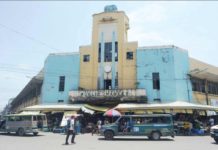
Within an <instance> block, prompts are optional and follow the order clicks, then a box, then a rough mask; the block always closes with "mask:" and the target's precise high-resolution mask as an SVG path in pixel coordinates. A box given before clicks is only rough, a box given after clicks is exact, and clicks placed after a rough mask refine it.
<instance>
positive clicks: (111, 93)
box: [69, 89, 146, 100]
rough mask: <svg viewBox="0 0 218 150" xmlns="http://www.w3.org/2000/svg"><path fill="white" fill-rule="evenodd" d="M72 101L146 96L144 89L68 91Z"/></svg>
mask: <svg viewBox="0 0 218 150" xmlns="http://www.w3.org/2000/svg"><path fill="white" fill-rule="evenodd" d="M69 95H70V97H71V99H72V100H82V99H83V100H87V99H99V98H111V99H113V98H115V99H122V98H124V97H127V98H128V97H140V96H146V93H145V90H144V89H125V90H81V91H70V93H69Z"/></svg>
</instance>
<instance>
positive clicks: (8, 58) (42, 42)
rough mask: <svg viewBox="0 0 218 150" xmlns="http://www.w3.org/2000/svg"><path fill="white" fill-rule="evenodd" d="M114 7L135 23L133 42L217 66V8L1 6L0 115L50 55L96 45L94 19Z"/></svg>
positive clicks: (54, 3)
mask: <svg viewBox="0 0 218 150" xmlns="http://www.w3.org/2000/svg"><path fill="white" fill-rule="evenodd" d="M110 4H115V5H117V7H118V10H123V11H125V12H126V14H127V16H128V17H129V21H130V30H129V41H138V42H139V46H151V45H168V44H173V45H176V46H178V47H181V48H183V49H187V50H188V52H189V56H191V57H194V58H196V59H199V60H201V61H204V62H206V63H209V64H212V65H215V66H218V59H217V57H218V55H217V54H218V51H217V50H218V29H217V27H218V2H215V1H212V2H206V1H194V2H183V1H182V2H178V1H177V2H170V1H166V2H158V1H156V2H138V1H137V2H131V1H127V2H119V1H115V2H109V1H105V2H72V1H65V2H59V1H47V2H40V1H39V2H37V1H35V2H26V1H24V2H16V1H14V2H0V109H2V108H3V107H4V106H5V104H6V103H7V101H8V100H9V99H10V98H12V97H16V96H17V94H18V93H19V92H20V91H21V90H22V89H23V88H24V86H25V85H26V84H27V83H28V81H29V80H30V78H31V77H33V76H34V75H36V74H37V72H38V71H39V70H40V69H41V68H42V67H43V64H44V61H45V59H46V57H47V56H48V54H49V53H54V52H78V50H79V46H80V45H88V44H90V43H91V29H92V14H94V13H99V12H102V11H103V9H104V6H105V5H110Z"/></svg>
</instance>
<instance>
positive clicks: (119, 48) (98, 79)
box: [80, 5, 138, 90]
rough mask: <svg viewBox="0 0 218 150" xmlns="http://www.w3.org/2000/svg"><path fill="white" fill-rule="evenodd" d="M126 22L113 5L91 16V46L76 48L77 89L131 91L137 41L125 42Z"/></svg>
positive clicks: (124, 16) (125, 17)
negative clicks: (78, 52) (78, 64)
mask: <svg viewBox="0 0 218 150" xmlns="http://www.w3.org/2000/svg"><path fill="white" fill-rule="evenodd" d="M128 29H129V19H128V17H127V16H126V14H125V13H124V12H123V11H118V10H117V7H116V6H115V5H110V6H105V8H104V12H102V13H98V14H94V15H93V29H92V43H91V45H90V46H81V47H80V57H81V58H80V88H82V89H86V90H105V89H135V88H136V48H137V47H138V44H137V42H131V43H129V42H128V40H127V38H128V36H127V31H128Z"/></svg>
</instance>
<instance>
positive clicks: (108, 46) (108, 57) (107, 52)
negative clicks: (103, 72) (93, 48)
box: [104, 42, 112, 62]
mask: <svg viewBox="0 0 218 150" xmlns="http://www.w3.org/2000/svg"><path fill="white" fill-rule="evenodd" d="M104 61H105V62H111V61H112V42H108V43H105V45H104Z"/></svg>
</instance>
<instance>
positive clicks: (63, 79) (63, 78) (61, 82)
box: [59, 76, 65, 91]
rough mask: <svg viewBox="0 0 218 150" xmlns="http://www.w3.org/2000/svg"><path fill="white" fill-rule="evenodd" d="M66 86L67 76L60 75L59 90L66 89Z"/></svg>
mask: <svg viewBox="0 0 218 150" xmlns="http://www.w3.org/2000/svg"><path fill="white" fill-rule="evenodd" d="M64 86H65V76H60V78H59V91H64Z"/></svg>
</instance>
